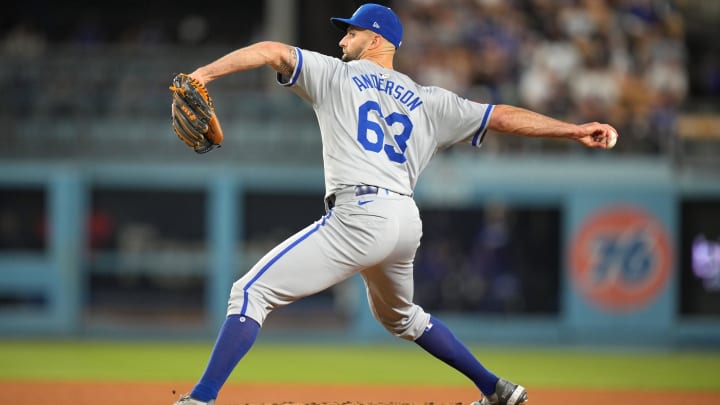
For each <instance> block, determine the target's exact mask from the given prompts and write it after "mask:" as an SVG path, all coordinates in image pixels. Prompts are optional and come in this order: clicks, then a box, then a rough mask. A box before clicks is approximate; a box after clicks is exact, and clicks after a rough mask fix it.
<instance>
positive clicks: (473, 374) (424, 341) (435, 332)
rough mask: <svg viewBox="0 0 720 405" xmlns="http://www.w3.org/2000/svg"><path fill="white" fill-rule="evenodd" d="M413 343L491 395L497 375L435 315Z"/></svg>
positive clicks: (484, 392) (485, 393)
mask: <svg viewBox="0 0 720 405" xmlns="http://www.w3.org/2000/svg"><path fill="white" fill-rule="evenodd" d="M415 343H417V344H418V346H420V347H422V348H423V349H425V351H427V352H428V353H430V354H432V355H433V356H435V357H436V358H438V359H440V360H442V361H443V362H445V363H446V364H448V365H450V366H451V367H453V368H454V369H456V370H458V371H459V372H461V373H463V374H464V375H465V376H466V377H468V378H469V379H471V380H472V381H473V382H474V383H475V385H476V386H477V387H478V388H479V389H480V391H481V392H482V393H483V394H484V395H492V394H493V393H494V392H495V385H496V384H497V382H498V377H497V376H495V374H493V373H491V372H490V371H488V370H487V369H486V368H485V367H483V365H482V364H480V362H479V361H478V360H477V359H476V358H475V356H473V354H472V353H471V352H470V350H468V349H467V347H465V345H464V344H462V342H460V341H459V340H458V339H457V338H456V337H455V335H454V334H453V333H452V332H451V331H450V329H448V327H447V326H445V324H443V323H442V322H440V320H438V319H436V318H435V317H432V316H431V317H430V323H429V324H428V325H427V326H426V327H425V332H423V334H422V335H421V336H420V337H419V338H417V339H415Z"/></svg>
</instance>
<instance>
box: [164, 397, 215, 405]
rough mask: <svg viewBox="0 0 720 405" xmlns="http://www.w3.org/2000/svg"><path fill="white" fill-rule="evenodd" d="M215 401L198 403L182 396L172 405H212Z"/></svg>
mask: <svg viewBox="0 0 720 405" xmlns="http://www.w3.org/2000/svg"><path fill="white" fill-rule="evenodd" d="M214 404H215V400H214V399H211V400H210V402H203V401H198V400H197V399H193V398H190V395H183V396H181V397H180V399H178V400H177V402H175V403H174V404H173V405H214Z"/></svg>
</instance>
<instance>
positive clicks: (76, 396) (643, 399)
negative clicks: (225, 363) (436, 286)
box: [0, 380, 720, 405]
mask: <svg viewBox="0 0 720 405" xmlns="http://www.w3.org/2000/svg"><path fill="white" fill-rule="evenodd" d="M191 388H192V384H191V383H184V384H178V383H173V382H152V383H138V382H112V381H102V382H98V381H88V382H82V381H68V382H58V381H8V380H5V381H0V402H2V403H12V404H32V405H171V404H172V403H173V402H174V401H175V400H177V398H178V397H179V396H180V394H182V393H185V392H187V391H188V390H190V389H191ZM528 394H529V397H530V398H529V399H530V400H529V405H551V404H552V405H563V404H579V403H581V404H583V405H608V404H613V405H644V404H647V405H657V404H673V405H684V404H687V405H690V404H720V392H688V391H603V390H581V389H546V388H537V389H534V388H533V387H528ZM476 399H478V398H477V392H476V391H475V390H474V389H473V388H472V387H470V388H458V387H432V386H377V385H373V386H361V385H312V384H247V385H246V384H232V383H231V384H228V385H226V386H225V388H223V390H222V392H221V394H220V397H219V398H218V402H217V405H244V404H253V405H258V404H264V405H265V404H283V405H290V404H292V405H296V404H318V405H321V404H322V405H330V404H332V405H350V404H353V405H356V404H358V405H404V404H408V405H410V404H428V405H429V404H433V405H445V404H469V403H470V402H472V401H474V400H476Z"/></svg>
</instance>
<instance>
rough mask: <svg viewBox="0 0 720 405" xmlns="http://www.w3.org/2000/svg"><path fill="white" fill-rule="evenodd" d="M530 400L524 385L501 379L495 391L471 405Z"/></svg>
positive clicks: (507, 404) (520, 403) (510, 404)
mask: <svg viewBox="0 0 720 405" xmlns="http://www.w3.org/2000/svg"><path fill="white" fill-rule="evenodd" d="M527 402H528V396H527V392H526V391H525V387H523V386H522V385H516V384H513V383H511V382H510V381H508V380H504V379H502V378H501V379H500V380H498V382H497V384H496V385H495V393H494V394H492V395H489V396H485V397H483V398H482V399H481V400H479V401H475V402H473V403H472V404H470V405H523V404H525V403H527Z"/></svg>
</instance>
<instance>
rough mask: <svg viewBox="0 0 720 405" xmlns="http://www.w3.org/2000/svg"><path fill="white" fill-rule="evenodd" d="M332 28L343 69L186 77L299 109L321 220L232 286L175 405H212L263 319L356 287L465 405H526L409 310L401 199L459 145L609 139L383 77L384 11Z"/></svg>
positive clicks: (337, 21)
mask: <svg viewBox="0 0 720 405" xmlns="http://www.w3.org/2000/svg"><path fill="white" fill-rule="evenodd" d="M331 21H332V23H333V24H334V25H335V26H337V27H338V28H339V29H341V30H342V32H343V33H344V34H345V35H344V37H343V38H342V40H341V41H340V43H339V45H340V48H342V60H340V59H338V58H335V57H330V56H326V55H322V54H319V53H316V52H312V51H309V50H306V49H300V48H297V47H294V46H290V45H285V44H282V43H277V42H260V43H256V44H253V45H250V46H247V47H244V48H241V49H238V50H235V51H233V52H231V53H229V54H227V55H225V56H222V57H221V58H219V59H217V60H215V61H214V62H212V63H210V64H208V65H206V66H203V67H200V68H198V69H197V70H195V71H194V72H192V73H190V74H189V76H190V77H192V78H193V79H194V80H196V81H197V82H199V83H201V84H207V83H208V82H210V81H213V80H216V79H218V78H221V77H223V76H226V75H229V74H233V73H237V72H242V71H246V70H250V69H255V68H259V67H261V66H270V67H271V68H272V69H274V70H275V71H276V72H277V81H278V83H279V85H282V86H285V87H287V88H288V89H289V90H291V91H293V92H294V93H296V94H297V95H298V96H300V97H301V98H302V99H304V100H305V101H307V103H309V104H310V105H311V106H312V108H313V109H314V111H315V114H316V115H317V119H318V123H319V126H320V135H321V137H322V143H323V165H324V172H325V190H326V191H325V196H324V197H325V205H326V208H327V210H326V215H325V216H323V217H322V218H321V219H319V220H317V221H316V222H314V223H312V224H310V225H309V226H307V227H306V228H305V229H302V230H300V231H299V232H298V233H296V234H295V235H293V236H291V237H289V238H288V239H287V240H285V241H284V242H282V243H280V244H279V245H278V246H277V247H275V248H274V249H272V250H271V251H270V252H268V253H267V254H266V255H265V256H264V257H263V258H262V259H260V261H259V262H258V263H257V264H256V265H255V266H254V267H253V268H252V269H250V270H249V271H248V272H247V273H246V274H245V275H244V276H243V277H242V278H240V279H239V280H237V281H236V282H235V283H234V285H233V287H232V291H231V293H230V300H229V305H228V312H227V318H226V320H225V322H224V324H223V326H222V328H221V330H220V331H219V335H218V338H217V341H216V343H215V346H214V348H213V351H212V353H211V356H210V359H209V362H208V364H207V368H206V369H205V372H204V374H203V375H202V377H201V378H200V380H199V382H198V383H197V384H196V385H195V387H194V388H193V390H192V391H191V392H190V393H189V394H188V395H184V396H183V397H182V398H180V400H178V401H177V402H176V403H175V404H176V405H200V404H213V403H214V401H215V399H216V398H217V396H218V392H219V391H220V389H221V387H222V386H223V384H224V383H225V381H226V380H227V378H228V377H229V375H230V373H231V372H232V370H233V369H234V368H235V366H236V365H237V364H238V362H239V361H240V359H241V358H242V357H243V356H244V355H245V354H246V353H247V352H248V350H249V349H250V348H251V346H252V345H253V343H254V342H255V339H256V337H257V335H258V331H259V329H260V327H261V326H262V324H263V322H264V321H265V319H266V318H267V316H268V315H269V313H270V312H271V311H273V310H274V309H276V308H279V307H282V306H284V305H288V304H290V303H292V302H294V301H297V300H298V299H300V298H303V297H306V296H309V295H312V294H315V293H318V292H320V291H322V290H325V289H327V288H328V287H331V286H333V285H335V284H337V283H340V282H342V281H343V280H345V279H347V278H348V277H350V276H352V275H354V274H360V275H361V276H362V278H363V280H364V282H365V286H366V290H367V300H368V304H369V306H370V310H371V311H372V314H373V315H374V317H375V318H376V319H377V320H378V321H379V322H380V323H381V324H382V325H383V326H384V327H385V328H386V329H387V330H388V331H389V332H390V333H392V334H393V335H395V336H397V337H399V338H402V339H406V340H409V341H412V342H415V343H416V344H417V345H418V346H420V347H422V348H423V349H424V350H426V351H427V352H429V353H430V354H432V355H433V356H435V357H436V358H438V359H439V360H441V361H443V362H445V363H447V364H448V365H450V366H451V367H453V368H455V369H457V370H458V371H459V372H461V373H463V374H464V375H465V376H467V377H468V378H469V379H470V380H471V381H472V382H473V383H474V384H475V385H476V386H477V388H478V390H479V391H480V393H479V394H478V396H481V399H480V400H478V401H476V402H474V404H478V405H489V404H502V405H519V404H523V403H525V402H526V401H527V399H528V395H527V393H526V391H525V388H523V387H522V386H520V385H517V384H514V383H512V382H510V381H508V380H506V379H503V378H499V377H497V376H496V375H495V374H493V373H492V372H491V371H490V370H488V369H486V368H485V367H484V366H483V365H482V364H481V363H480V362H479V361H478V360H477V359H476V358H475V357H474V356H473V354H472V353H471V352H470V351H469V350H468V349H467V348H466V347H465V345H464V344H463V343H461V342H460V341H459V340H458V339H457V338H456V337H455V336H454V334H453V333H452V332H451V331H450V330H449V329H448V327H447V326H446V325H444V324H443V323H442V322H441V321H440V320H439V319H437V318H435V317H434V316H432V315H431V314H429V313H427V312H425V311H424V310H423V309H422V308H421V307H420V306H418V305H416V304H414V303H413V260H414V258H415V252H416V250H417V249H418V246H419V244H420V238H421V235H422V224H421V221H420V216H419V213H418V208H417V206H416V205H415V202H414V200H413V188H414V187H415V184H416V182H417V180H418V176H419V175H420V173H422V171H423V169H424V168H425V167H426V166H427V164H428V162H429V161H430V159H431V158H432V157H433V156H434V155H435V154H436V153H437V152H438V151H441V150H443V149H445V148H447V147H449V146H451V145H453V144H457V143H468V144H470V145H472V146H475V147H479V146H480V145H481V144H482V142H483V138H484V137H485V136H486V134H487V132H488V130H492V131H494V132H497V133H505V134H514V135H522V136H527V137H556V138H565V139H569V140H575V141H577V142H580V143H581V144H583V145H585V146H587V147H591V148H608V145H609V140H610V139H611V137H614V136H616V132H615V130H614V129H613V128H612V127H611V126H610V125H606V124H601V123H587V124H584V125H574V124H570V123H567V122H562V121H558V120H555V119H552V118H549V117H546V116H543V115H540V114H537V113H534V112H531V111H528V110H525V109H521V108H516V107H512V106H507V105H489V104H482V103H478V102H475V101H470V100H467V99H464V98H462V97H459V96H458V95H456V94H454V93H452V92H450V91H448V90H445V89H442V88H438V87H427V86H422V85H420V84H418V83H415V82H414V81H413V80H412V79H411V78H410V77H408V76H406V75H404V74H402V73H400V72H397V71H395V70H394V69H393V58H394V55H395V52H396V51H397V50H398V49H399V48H400V46H401V43H402V33H403V28H402V24H401V22H400V20H399V19H398V17H397V15H396V14H395V13H394V12H393V11H392V10H391V9H390V8H387V7H384V6H381V5H377V4H365V5H363V6H361V7H360V8H358V9H357V11H356V12H355V13H354V14H353V15H352V16H351V17H350V18H332V19H331ZM480 394H481V395H480Z"/></svg>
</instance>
